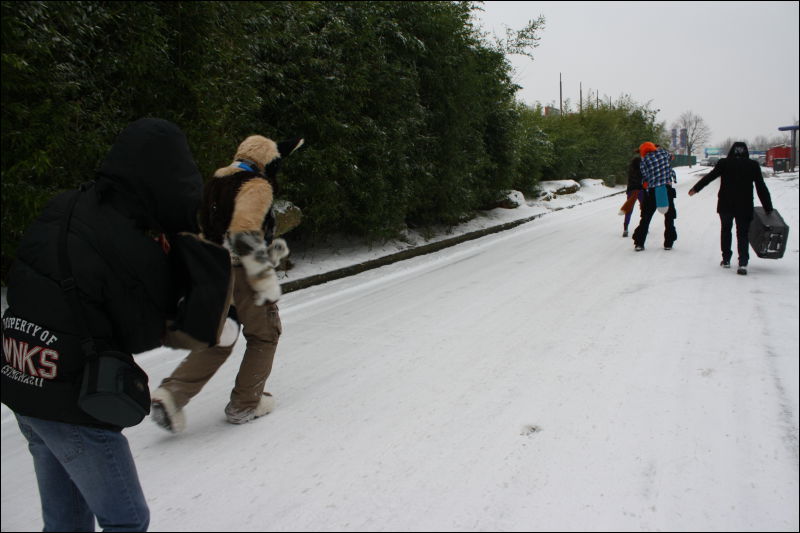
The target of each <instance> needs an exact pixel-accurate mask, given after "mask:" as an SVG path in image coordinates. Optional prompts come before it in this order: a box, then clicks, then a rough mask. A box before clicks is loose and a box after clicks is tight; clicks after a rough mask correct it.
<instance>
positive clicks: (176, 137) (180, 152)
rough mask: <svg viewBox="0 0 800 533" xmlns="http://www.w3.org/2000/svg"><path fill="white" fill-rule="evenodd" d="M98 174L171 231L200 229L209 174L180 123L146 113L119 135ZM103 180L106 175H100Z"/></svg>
mask: <svg viewBox="0 0 800 533" xmlns="http://www.w3.org/2000/svg"><path fill="white" fill-rule="evenodd" d="M97 173H98V174H99V175H100V176H101V177H105V178H107V179H108V181H110V182H111V183H113V185H114V187H113V188H114V189H115V190H116V191H117V192H120V193H122V194H124V195H126V196H128V197H129V199H130V200H132V202H133V203H134V204H135V205H136V208H137V210H139V211H140V213H139V215H141V217H142V218H144V219H146V220H148V221H150V222H151V223H153V224H155V225H157V228H156V229H160V230H161V231H164V232H166V233H176V232H179V231H191V232H196V231H197V209H198V208H199V206H200V198H201V196H202V192H203V178H202V176H201V175H200V171H199V170H198V169H197V165H196V164H195V162H194V158H193V157H192V153H191V150H189V143H188V142H187V141H186V136H185V135H184V134H183V132H182V131H181V130H180V128H178V126H176V125H175V124H173V123H171V122H169V121H166V120H163V119H158V118H143V119H139V120H137V121H136V122H134V123H132V124H130V125H129V126H128V127H126V128H125V129H124V130H123V131H122V133H120V134H119V137H117V140H116V141H115V142H114V146H112V147H111V150H110V151H109V152H108V155H106V157H105V159H104V160H103V162H102V163H101V165H100V168H99V170H98V171H97ZM100 181H102V179H101V180H100Z"/></svg>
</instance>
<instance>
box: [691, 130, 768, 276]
mask: <svg viewBox="0 0 800 533" xmlns="http://www.w3.org/2000/svg"><path fill="white" fill-rule="evenodd" d="M717 178H721V183H720V186H719V195H718V197H719V201H718V202H717V213H719V219H720V221H721V223H722V231H721V233H720V245H721V248H722V262H721V263H720V266H722V267H724V268H730V266H731V256H732V255H733V252H732V251H731V243H732V242H731V241H732V239H731V230H732V229H733V222H734V220H735V221H736V243H737V245H738V249H739V268H738V269H737V273H738V274H742V275H745V274H747V264H748V261H749V259H750V252H749V248H748V247H749V244H750V241H749V237H748V233H749V231H750V222H751V221H752V220H753V185H755V187H756V192H757V193H758V198H759V199H760V200H761V205H762V206H764V210H765V211H766V212H767V213H770V212H772V198H771V197H770V194H769V189H767V185H766V184H765V183H764V176H763V175H762V174H761V167H759V165H758V163H757V162H756V161H753V160H752V159H750V153H749V151H748V150H747V145H746V144H745V143H743V142H735V143H733V145H732V146H731V149H730V151H729V152H728V157H726V158H723V159H720V160H719V161H718V162H717V164H716V165H715V166H714V168H713V169H712V170H711V172H709V173H708V174H706V175H705V176H703V178H701V179H700V181H698V182H697V183H695V185H694V187H692V188H691V189H689V196H694V195H695V194H697V193H698V192H700V191H701V190H703V188H704V187H705V186H706V185H708V184H709V183H711V182H712V181H713V180H715V179H717Z"/></svg>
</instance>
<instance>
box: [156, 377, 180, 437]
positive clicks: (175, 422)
mask: <svg viewBox="0 0 800 533" xmlns="http://www.w3.org/2000/svg"><path fill="white" fill-rule="evenodd" d="M150 400H151V401H152V402H159V403H160V404H161V405H163V406H164V410H165V411H166V413H167V416H168V417H169V420H170V424H171V426H172V430H171V431H172V432H173V433H181V432H182V431H184V430H185V429H186V415H184V414H183V409H178V408H177V407H176V405H175V399H174V398H173V397H172V393H171V392H170V391H168V390H167V389H165V388H164V387H159V388H157V389H156V390H154V391H153V393H152V394H151V395H150Z"/></svg>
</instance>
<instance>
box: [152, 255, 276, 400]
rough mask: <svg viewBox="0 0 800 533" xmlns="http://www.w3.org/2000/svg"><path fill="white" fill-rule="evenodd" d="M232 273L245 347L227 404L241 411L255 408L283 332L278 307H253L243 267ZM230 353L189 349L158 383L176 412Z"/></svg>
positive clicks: (209, 377)
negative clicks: (170, 395) (172, 370)
mask: <svg viewBox="0 0 800 533" xmlns="http://www.w3.org/2000/svg"><path fill="white" fill-rule="evenodd" d="M232 271H233V276H234V281H233V305H234V306H235V307H236V314H237V315H238V316H239V320H240V322H241V323H242V331H243V333H244V338H245V340H247V348H246V349H245V352H244V357H243V358H242V363H241V365H240V367H239V373H238V374H237V375H236V383H235V385H234V387H233V391H231V404H232V406H233V407H234V408H235V409H242V410H244V409H250V408H253V407H255V406H256V405H258V402H259V400H260V399H261V395H262V393H263V392H264V387H265V385H266V383H267V378H268V377H269V374H270V371H271V370H272V362H273V360H274V358H275V350H276V348H277V347H278V339H279V338H280V335H281V332H282V331H283V330H282V326H281V319H280V316H279V315H278V306H277V305H276V304H274V303H269V302H267V303H265V304H264V305H260V306H257V305H255V303H254V302H253V296H254V293H253V290H252V289H251V288H250V284H249V283H248V282H247V274H246V273H245V270H244V268H243V267H242V266H233V267H232ZM234 346H235V344H234ZM232 351H233V346H228V347H227V348H224V347H221V346H214V347H211V348H204V349H202V350H193V351H191V352H190V353H189V355H187V356H186V358H185V359H184V360H183V361H182V362H181V364H180V365H178V368H176V369H175V371H174V372H172V375H171V376H169V377H168V378H165V379H164V381H162V382H161V386H162V387H164V388H165V389H167V390H168V391H169V392H171V393H172V396H173V397H174V399H175V404H176V407H177V408H178V409H181V408H183V407H184V406H185V405H186V404H187V403H189V400H191V399H192V398H193V397H194V396H195V395H196V394H197V393H198V392H200V389H202V388H203V386H204V385H205V384H206V383H207V382H208V380H209V379H211V376H213V375H214V374H215V373H216V372H217V370H219V367H221V366H222V363H224V362H225V361H226V360H227V359H228V356H229V355H230V354H231V352H232Z"/></svg>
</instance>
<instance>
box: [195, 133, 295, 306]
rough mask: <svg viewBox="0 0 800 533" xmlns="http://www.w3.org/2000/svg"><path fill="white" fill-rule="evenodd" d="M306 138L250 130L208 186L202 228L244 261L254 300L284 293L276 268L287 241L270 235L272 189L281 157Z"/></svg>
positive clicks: (285, 252) (272, 299)
mask: <svg viewBox="0 0 800 533" xmlns="http://www.w3.org/2000/svg"><path fill="white" fill-rule="evenodd" d="M302 144H303V139H299V138H298V139H292V140H288V141H282V142H275V141H273V140H272V139H268V138H266V137H263V136H261V135H251V136H249V137H247V138H246V139H245V140H244V141H242V143H241V144H240V145H239V147H238V148H237V150H236V154H235V155H234V160H233V162H232V163H231V164H230V165H228V166H226V167H223V168H220V169H217V171H216V172H214V176H213V178H212V179H211V180H209V183H208V186H207V191H206V192H208V193H209V194H208V195H207V199H206V200H205V201H204V204H205V205H204V206H203V208H204V209H205V216H204V215H203V214H202V213H201V226H203V228H204V229H203V231H204V233H206V234H207V238H209V239H210V240H212V241H213V240H217V241H221V242H219V243H220V244H222V245H223V246H225V247H226V248H227V249H228V250H229V251H230V253H231V259H232V260H233V261H234V262H239V263H240V264H241V265H242V266H243V267H244V269H245V271H246V273H247V279H248V281H249V283H250V286H251V287H252V289H253V291H254V292H255V293H256V295H255V303H256V305H263V304H264V303H265V302H267V301H269V302H275V301H277V300H278V299H279V298H280V296H281V287H280V283H279V282H278V276H277V273H276V272H275V269H276V268H277V266H278V264H279V263H280V261H281V260H282V259H283V258H284V257H286V256H288V255H289V247H288V245H287V244H286V241H285V240H284V239H274V240H273V239H272V233H273V232H274V226H275V218H274V217H275V215H274V212H273V210H272V204H273V195H274V194H275V192H276V191H275V188H276V187H277V183H278V182H277V173H278V170H279V168H280V165H281V162H282V161H283V159H284V158H285V157H287V156H288V155H289V154H291V153H292V152H294V151H295V150H297V149H298V148H299V147H300V146H301V145H302ZM204 222H205V224H204ZM206 228H209V229H210V232H209V231H207V230H206ZM268 242H269V244H267V243H268Z"/></svg>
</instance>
